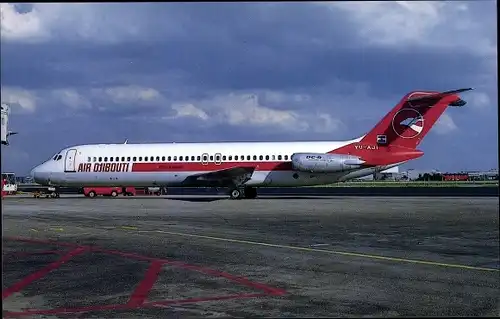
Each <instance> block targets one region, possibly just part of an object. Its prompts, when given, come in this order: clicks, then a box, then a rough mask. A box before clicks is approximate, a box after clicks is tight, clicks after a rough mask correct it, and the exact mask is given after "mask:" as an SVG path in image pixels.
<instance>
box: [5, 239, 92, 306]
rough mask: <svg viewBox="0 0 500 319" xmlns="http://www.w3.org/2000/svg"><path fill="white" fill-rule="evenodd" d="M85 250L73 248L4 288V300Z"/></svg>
mask: <svg viewBox="0 0 500 319" xmlns="http://www.w3.org/2000/svg"><path fill="white" fill-rule="evenodd" d="M85 250H86V249H85V248H77V249H75V250H72V251H70V252H69V253H67V254H66V255H64V256H62V257H61V258H60V259H59V260H56V261H55V262H53V263H51V264H49V265H47V266H45V267H44V268H42V269H40V270H39V271H36V272H34V273H32V274H30V275H28V276H26V277H24V278H23V279H21V280H20V281H18V282H17V283H15V284H14V285H12V286H10V287H8V288H6V289H4V290H3V291H2V300H3V299H5V298H7V297H8V296H10V295H12V294H13V293H15V292H19V291H21V290H22V289H23V288H24V287H26V286H27V285H29V284H30V283H32V282H33V281H35V280H38V279H41V278H43V277H45V276H47V275H48V274H49V273H50V272H51V271H53V270H55V269H57V268H59V267H61V265H62V264H64V263H65V262H67V261H68V260H70V259H71V258H73V257H74V256H76V255H78V254H81V253H83V252H84V251H85Z"/></svg>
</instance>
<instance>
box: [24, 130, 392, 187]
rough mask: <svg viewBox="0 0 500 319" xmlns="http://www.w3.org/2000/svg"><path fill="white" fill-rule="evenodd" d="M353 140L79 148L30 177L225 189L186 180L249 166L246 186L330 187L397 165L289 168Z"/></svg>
mask: <svg viewBox="0 0 500 319" xmlns="http://www.w3.org/2000/svg"><path fill="white" fill-rule="evenodd" d="M357 141H359V139H355V140H350V141H345V142H231V143H168V144H166V143H161V144H160V143H158V144H97V145H78V146H73V147H69V148H66V149H64V150H62V151H61V152H59V153H58V154H56V155H55V156H53V157H52V158H51V159H50V160H48V161H47V162H45V163H43V164H42V165H40V166H39V167H37V169H36V171H35V172H34V173H33V175H34V178H35V180H37V181H39V182H42V183H46V184H51V185H57V186H77V187H83V186H122V187H123V186H155V185H159V186H224V185H218V183H217V182H216V181H213V180H207V181H206V182H205V181H204V180H203V179H200V180H196V181H192V180H189V177H192V176H196V175H202V174H204V173H210V172H216V171H221V170H225V169H231V168H233V167H251V168H253V169H254V170H253V173H252V174H251V178H250V179H249V180H248V181H246V182H245V183H244V185H245V186H251V187H263V186H268V187H286V186H311V185H321V184H331V183H335V182H339V181H345V180H348V179H353V178H358V177H362V176H367V175H371V174H373V173H375V172H377V171H383V170H386V169H388V168H391V167H394V166H397V165H400V164H401V163H394V165H384V166H376V167H369V168H362V169H358V170H349V171H340V172H333V173H327V174H325V173H320V174H318V173H310V172H298V171H296V170H294V169H293V168H292V165H291V156H292V154H294V153H298V152H310V153H326V152H329V151H331V150H332V149H336V148H339V147H342V146H345V145H347V144H350V143H353V142H357ZM54 158H55V159H54Z"/></svg>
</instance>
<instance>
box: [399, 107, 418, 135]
mask: <svg viewBox="0 0 500 319" xmlns="http://www.w3.org/2000/svg"><path fill="white" fill-rule="evenodd" d="M392 129H393V130H394V132H395V133H396V134H397V135H398V136H399V137H401V138H415V137H417V136H418V135H420V133H422V131H423V130H424V117H423V116H422V114H420V112H418V111H417V110H415V109H409V108H405V109H402V110H400V111H398V112H397V113H396V115H394V118H393V119H392Z"/></svg>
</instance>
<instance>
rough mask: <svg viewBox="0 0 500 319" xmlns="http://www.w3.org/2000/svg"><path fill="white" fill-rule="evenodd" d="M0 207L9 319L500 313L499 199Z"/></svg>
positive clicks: (133, 200) (27, 203) (74, 199)
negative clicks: (25, 318)
mask: <svg viewBox="0 0 500 319" xmlns="http://www.w3.org/2000/svg"><path fill="white" fill-rule="evenodd" d="M2 206H3V207H2V215H3V238H2V241H3V286H2V300H3V317H4V318H14V317H28V318H29V317H30V316H31V317H36V318H40V316H41V315H43V318H103V317H105V318H164V317H174V318H180V317H182V318H195V317H196V318H199V317H352V316H356V317H358V316H376V317H387V316H498V315H500V301H499V288H500V270H499V269H500V268H499V267H500V265H499V214H498V211H499V200H498V198H437V197H433V198H421V197H418V198H417V197H404V198H402V197H398V198H390V197H381V198H377V197H324V196H323V197H321V198H317V199H312V198H310V199H294V198H282V199H279V198H273V199H265V198H264V199H255V200H228V199H225V197H223V196H212V197H207V196H176V197H172V196H167V197H165V196H161V197H156V196H154V197H141V196H139V197H118V198H95V199H90V198H84V197H82V196H65V195H63V196H62V197H61V198H59V199H34V198H29V197H23V196H16V197H11V198H8V199H5V200H2Z"/></svg>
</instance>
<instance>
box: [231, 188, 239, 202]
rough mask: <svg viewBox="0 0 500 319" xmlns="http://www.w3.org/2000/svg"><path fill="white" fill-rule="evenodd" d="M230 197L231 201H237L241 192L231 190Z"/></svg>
mask: <svg viewBox="0 0 500 319" xmlns="http://www.w3.org/2000/svg"><path fill="white" fill-rule="evenodd" d="M230 196H231V199H239V198H240V196H241V192H240V190H239V189H237V188H235V189H233V190H231V194H230Z"/></svg>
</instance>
